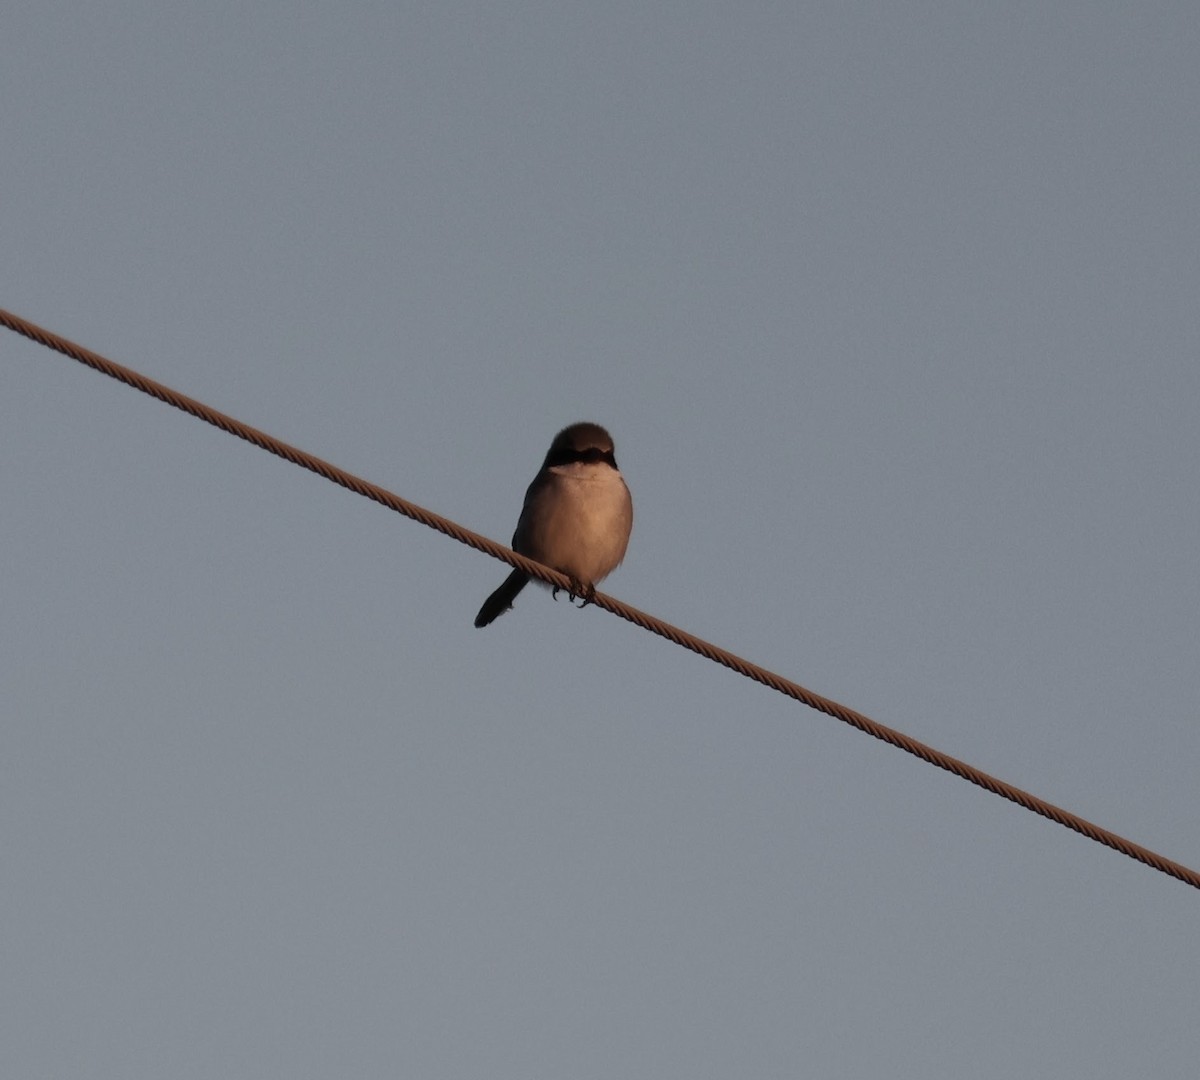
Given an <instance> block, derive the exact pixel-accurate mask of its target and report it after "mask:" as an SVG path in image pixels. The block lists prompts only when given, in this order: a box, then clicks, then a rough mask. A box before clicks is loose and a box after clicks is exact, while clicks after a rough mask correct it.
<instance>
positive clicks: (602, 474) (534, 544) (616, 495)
mask: <svg viewBox="0 0 1200 1080" xmlns="http://www.w3.org/2000/svg"><path fill="white" fill-rule="evenodd" d="M632 528H633V500H632V499H631V498H630V497H629V488H627V487H626V486H625V480H624V479H623V478H622V476H621V473H620V470H618V469H617V459H616V458H615V457H614V456H613V441H612V437H611V436H610V435H609V433H608V432H607V431H605V430H604V428H602V427H601V426H600V425H599V424H572V425H571V426H570V427H566V428H563V429H562V431H560V432H559V433H558V434H557V435H555V436H554V442H552V443H551V444H550V450H549V451H548V452H547V454H546V460H545V461H543V462H542V468H541V471H540V472H539V473H538V474H537V476H535V477H534V478H533V483H532V484H530V485H529V490H528V491H526V492H525V505H524V506H523V507H522V508H521V517H520V519H519V520H518V521H517V531H516V532H515V533H513V538H512V547H513V551H516V552H518V553H519V554H521V555H527V556H528V557H529V558H531V559H536V560H537V561H538V562H540V563H545V564H546V565H547V566H550V567H553V568H554V569H555V570H557V571H559V572H560V573H562V574H565V575H566V576H567V577H568V578H570V579H571V596H572V598H573V597H575V596H582V597H584V599H585V601H586V600H587V599H588V598H589V597H590V596H592V595H593V594H594V593H595V591H596V583H597V582H598V581H601V580H603V579H604V578H605V577H607V576H608V575H609V574H611V573H612V572H613V570H615V569H616V568H617V567H618V566H619V565H620V563H621V560H622V559H623V558H625V546H626V545H627V544H628V543H629V533H630V530H631V529H632ZM528 581H529V575H528V574H526V573H524V572H523V571H521V570H514V571H513V572H512V573H511V574H509V575H508V577H507V578H505V579H504V584H503V585H501V586H500V588H498V589H497V590H496V591H495V592H494V593H492V595H491V596H489V597H488V598H487V599H486V600H485V601H484V602H483V607H481V608H480V609H479V614H478V615H476V616H475V625H476V626H487V624H488V623H490V622H492V621H493V620H495V619H497V618H499V616H501V615H503V614H504V612H506V611H507V610H508V609H509V608H510V607H512V602H513V600H515V599H516V596H517V593H519V592H520V591H521V590H522V589H523V588H525V585H526V584H527V583H528ZM554 592H555V595H556V596H557V593H558V590H557V589H555V590H554Z"/></svg>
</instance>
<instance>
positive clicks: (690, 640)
mask: <svg viewBox="0 0 1200 1080" xmlns="http://www.w3.org/2000/svg"><path fill="white" fill-rule="evenodd" d="M0 324H3V325H4V326H6V327H8V329H10V330H13V331H15V332H16V333H18V334H21V335H23V336H24V337H27V338H29V339H30V340H31V341H36V342H37V343H38V344H39V345H44V346H46V348H48V349H53V350H55V351H56V352H60V353H62V354H63V355H64V356H69V357H70V358H71V359H73V360H78V361H79V362H80V363H81V364H86V365H87V366H88V367H90V368H94V369H95V370H96V371H99V372H101V373H102V374H104V375H108V376H109V377H111V378H113V379H118V380H119V381H121V382H123V383H125V384H126V385H127V386H132V387H133V388H134V389H135V390H141V391H142V393H144V394H149V395H150V396H151V397H156V398H158V399H159V401H165V402H166V403H167V404H168V405H173V406H175V408H177V409H182V410H183V411H184V412H186V413H190V414H191V415H192V416H195V417H197V418H198V419H200V420H203V421H205V422H206V423H209V424H212V425H214V426H215V427H219V428H220V429H221V430H222V431H227V432H228V433H229V434H230V435H236V436H237V437H238V438H239V439H245V440H246V441H247V442H251V443H253V444H254V445H255V446H258V447H261V448H262V449H263V450H267V451H269V452H270V453H272V454H275V455H277V456H278V457H281V458H283V459H284V460H285V461H290V462H292V463H293V464H294V465H299V466H301V467H303V468H305V469H309V470H310V471H312V472H315V473H316V474H317V475H318V476H323V477H325V479H327V480H331V481H333V483H335V484H340V485H341V486H342V487H344V488H347V489H349V490H350V491H353V492H356V493H357V494H359V495H363V496H365V497H366V498H368V499H372V500H374V501H375V502H377V503H379V504H380V505H382V506H386V507H387V508H388V509H389V510H395V511H396V513H398V514H403V515H404V516H405V517H409V518H412V519H413V520H414V521H419V522H420V523H421V524H422V525H427V526H429V528H431V529H436V530H437V531H438V532H440V533H444V534H445V535H446V536H449V537H452V538H453V539H455V540H457V541H458V542H459V543H461V544H466V545H467V546H468V547H473V548H475V549H476V550H477V551H482V552H484V553H485V554H487V555H491V556H492V557H493V558H496V559H500V560H501V561H502V562H506V563H508V564H509V565H510V566H514V567H516V568H517V569H519V570H523V571H525V572H526V573H528V574H530V575H532V576H533V577H536V578H538V579H540V580H541V581H544V582H546V583H547V584H549V585H556V586H558V587H560V588H564V589H565V588H568V587H569V584H570V583H569V582H568V580H567V579H566V578H565V577H564V576H563V575H562V574H559V573H558V572H557V571H554V570H551V569H550V568H549V567H546V566H542V565H541V564H540V563H536V562H533V561H532V560H531V559H527V558H525V557H524V556H523V555H518V554H517V553H516V552H515V551H511V550H510V549H509V548H506V547H505V546H504V545H503V544H497V543H496V542H495V541H493V540H489V539H488V538H487V537H486V536H481V535H480V534H479V533H475V532H471V530H470V529H464V528H463V527H462V526H461V525H458V524H456V523H455V522H453V521H450V520H449V519H447V518H444V517H442V516H441V515H439V514H435V513H433V512H432V511H430V510H426V509H424V508H423V507H420V506H417V505H416V504H415V503H411V502H409V501H408V500H407V499H402V498H400V496H398V495H394V494H392V492H390V491H387V490H385V489H384V488H381V487H378V486H377V485H375V484H370V483H368V482H367V481H365V480H362V479H360V478H359V477H357V476H355V475H353V474H352V473H348V472H346V471H345V470H343V469H339V468H338V467H337V466H335V465H330V464H329V463H328V462H327V461H322V460H321V459H320V458H318V457H314V456H313V455H312V454H308V453H306V452H305V451H303V450H300V449H298V448H296V447H294V446H290V445H289V444H288V443H285V442H283V441H282V440H280V439H276V438H274V437H273V436H271V435H267V434H266V433H265V432H262V431H259V430H258V429H257V428H253V427H250V426H249V425H247V424H243V423H241V421H239V420H235V419H234V418H233V417H231V416H226V415H225V414H224V413H222V412H218V411H217V410H216V409H212V408H210V407H209V406H207V405H205V404H203V403H202V402H199V401H196V400H195V399H194V398H190V397H187V396H186V395H184V394H180V393H178V392H177V391H175V390H172V389H171V388H170V387H168V386H164V385H163V384H162V383H159V382H155V381H154V380H153V379H149V378H147V377H146V376H145V375H139V374H138V373H137V372H136V371H131V370H130V369H129V368H127V367H123V366H122V365H120V364H116V363H114V362H113V361H111V360H108V359H106V358H105V357H103V356H100V355H99V354H98V353H94V352H92V351H91V350H90V349H85V348H83V347H82V346H80V345H76V344H75V343H74V342H71V341H68V340H66V339H65V338H62V337H59V336H58V335H57V334H52V333H51V332H50V331H49V330H44V329H42V328H41V327H40V326H36V325H35V324H33V323H31V322H28V321H27V320H25V319H22V318H20V317H19V316H17V315H13V314H12V313H11V312H8V311H5V310H4V309H3V308H0ZM595 604H596V606H597V607H601V608H604V610H605V611H609V612H611V613H612V614H614V615H619V616H620V617H621V618H622V619H627V620H628V621H629V622H631V623H633V624H634V625H636V626H640V627H642V629H644V630H649V631H650V632H651V633H653V634H658V635H659V637H664V638H666V639H667V640H668V641H672V642H674V643H675V644H676V645H680V646H682V647H683V648H685V649H690V650H691V651H692V652H694V653H698V654H699V655H700V656H703V657H705V658H706V659H708V660H712V661H714V662H715V663H718V664H721V665H723V666H724V667H727V668H729V669H730V670H731V671H736V672H738V674H740V675H744V676H745V677H746V678H748V679H753V680H754V681H755V682H758V683H761V684H762V685H763V686H769V687H770V688H771V689H772V690H777V691H778V692H779V693H781V694H784V695H786V696H787V697H790V698H792V699H793V700H795V701H799V702H801V703H802V704H804V705H807V706H809V707H810V708H813V709H816V710H817V711H818V712H823V713H825V714H826V715H827V716H832V717H833V718H834V719H835V720H841V721H842V722H843V723H845V724H849V725H850V726H851V727H855V728H858V730H859V731H863V732H865V733H866V734H868V735H871V736H873V737H874V738H876V739H882V740H883V741H884V742H886V743H889V744H891V745H892V746H895V747H898V748H899V749H901V750H904V751H905V752H906V753H909V754H913V755H915V756H916V757H919V758H920V759H921V760H922V761H927V762H929V764H930V765H936V766H937V767H938V768H939V769H945V770H946V771H947V772H951V773H954V775H955V776H960V777H962V779H964V780H967V781H969V782H970V783H972V784H975V785H977V786H978V787H981V788H984V789H985V790H986V791H990V792H992V794H994V795H999V796H1001V797H1002V798H1005V799H1008V800H1010V801H1011V802H1015V803H1016V804H1017V805H1018V806H1023V807H1024V808H1025V809H1026V810H1031V811H1033V813H1035V814H1040V815H1041V816H1042V817H1044V818H1049V819H1050V820H1051V821H1056V822H1058V824H1060V825H1064V826H1066V827H1067V828H1068V829H1073V830H1074V831H1075V832H1077V833H1081V834H1082V835H1083V836H1086V837H1088V838H1089V839H1090V840H1095V841H1096V842H1097V843H1099V844H1104V845H1105V846H1106V847H1110V848H1112V849H1113V850H1114V851H1119V852H1121V854H1122V855H1128V856H1129V857H1130V858H1131V859H1136V860H1137V861H1138V862H1140V863H1144V864H1145V865H1146V866H1150V867H1153V868H1154V869H1155V870H1159V871H1161V872H1162V873H1164V874H1169V875H1170V876H1171V877H1174V878H1177V879H1178V880H1180V881H1182V882H1184V883H1186V884H1188V885H1191V886H1192V887H1193V888H1196V889H1200V873H1197V872H1196V871H1195V870H1192V869H1190V868H1188V867H1186V866H1184V865H1182V864H1181V863H1177V862H1174V861H1173V860H1171V859H1167V858H1165V857H1164V856H1162V855H1159V854H1157V853H1156V852H1154V851H1151V850H1150V849H1149V848H1145V847H1142V846H1141V845H1140V844H1135V843H1133V842H1132V841H1131V840H1126V839H1125V838H1124V837H1122V836H1118V835H1117V834H1116V833H1114V832H1110V831H1109V830H1108V829H1102V828H1101V827H1100V826H1099V825H1095V824H1093V823H1092V822H1090V821H1088V820H1086V819H1085V818H1081V817H1079V816H1078V815H1077V814H1072V813H1071V812H1070V811H1068V810H1064V809H1062V808H1061V807H1059V806H1055V805H1054V804H1053V803H1049V802H1046V801H1045V800H1044V799H1039V798H1038V797H1037V796H1036V795H1031V794H1030V793H1029V792H1027V791H1023V790H1022V789H1021V788H1018V787H1014V786H1013V785H1012V784H1008V783H1005V782H1004V781H1003V780H998V779H997V778H996V777H994V776H991V775H990V774H988V773H986V772H983V771H982V770H981V769H977V768H975V767H974V766H973V765H968V764H967V763H966V762H964V761H959V760H958V759H957V758H953V757H951V756H950V755H949V754H943V753H942V752H941V751H940V750H935V749H934V748H933V747H931V746H927V745H926V744H925V743H922V742H919V741H918V740H916V739H913V738H910V737H909V736H907V735H905V734H903V733H901V732H899V731H896V730H894V729H893V728H889V727H886V726H884V725H883V724H880V723H877V722H876V721H874V720H872V719H870V718H869V717H867V716H864V715H863V714H862V713H860V712H856V711H855V710H854V709H850V708H847V707H846V706H845V705H839V704H838V703H837V702H836V701H831V700H830V699H829V698H825V697H822V696H821V695H820V694H815V693H813V692H812V691H811V690H807V689H805V688H804V687H803V686H800V685H799V684H798V683H794V682H791V681H790V680H789V679H785V678H783V677H782V676H779V675H776V674H775V673H774V672H771V671H768V670H767V669H766V668H762V667H759V666H758V665H757V664H752V663H751V662H750V661H749V660H743V659H742V658H741V657H740V656H735V655H734V654H733V653H731V652H728V651H727V650H725V649H722V648H719V647H718V646H716V645H713V644H711V643H710V642H708V641H704V640H703V639H702V638H698V637H695V636H694V635H692V634H689V633H687V632H686V631H684V630H680V629H679V628H678V627H675V626H672V625H671V624H670V623H666V622H663V621H662V620H661V619H658V618H655V617H654V616H653V615H648V614H646V613H645V612H644V611H639V610H638V609H637V608H634V607H630V606H629V605H628V604H624V603H622V602H621V601H620V600H616V599H614V598H613V597H611V596H607V595H605V594H604V593H596V596H595Z"/></svg>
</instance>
